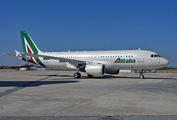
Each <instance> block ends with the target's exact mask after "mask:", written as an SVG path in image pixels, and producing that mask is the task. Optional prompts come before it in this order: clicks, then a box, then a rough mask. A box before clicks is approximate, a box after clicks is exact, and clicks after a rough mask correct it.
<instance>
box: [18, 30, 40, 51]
mask: <svg viewBox="0 0 177 120" xmlns="http://www.w3.org/2000/svg"><path fill="white" fill-rule="evenodd" d="M20 34H21V39H22V46H23V52H24V53H30V54H38V53H39V52H40V50H39V49H38V48H37V46H36V45H35V43H34V42H33V40H32V39H31V37H30V36H29V35H28V33H27V32H26V31H20Z"/></svg>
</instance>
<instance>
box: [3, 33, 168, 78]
mask: <svg viewBox="0 0 177 120" xmlns="http://www.w3.org/2000/svg"><path fill="white" fill-rule="evenodd" d="M20 34H21V40H22V46H23V53H22V52H21V53H20V52H18V51H16V50H15V52H16V55H14V54H6V53H3V54H4V55H9V56H13V57H17V58H18V59H21V60H24V61H27V62H30V63H34V64H37V65H41V66H44V67H49V68H63V67H64V68H70V69H75V70H76V73H74V75H73V77H74V78H80V77H81V74H80V72H86V73H87V75H88V77H94V76H103V75H104V74H105V73H107V74H119V70H120V69H121V70H140V76H139V78H140V79H143V78H144V75H143V70H150V69H158V68H163V67H166V66H168V64H169V62H168V60H166V59H165V58H163V57H161V56H160V55H158V54H157V53H155V52H152V51H147V50H141V49H139V50H114V51H113V50H112V51H111V50H110V51H75V52H71V51H68V52H42V51H40V50H39V49H38V47H37V46H36V44H35V43H34V42H33V40H32V39H31V37H30V36H29V35H28V33H27V32H26V31H20Z"/></svg>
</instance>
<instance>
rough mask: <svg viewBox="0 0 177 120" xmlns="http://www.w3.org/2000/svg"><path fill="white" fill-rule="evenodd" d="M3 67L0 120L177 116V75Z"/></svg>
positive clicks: (130, 119)
mask: <svg viewBox="0 0 177 120" xmlns="http://www.w3.org/2000/svg"><path fill="white" fill-rule="evenodd" d="M74 72H75V71H15V70H8V71H4V70H0V120H7V119H13V120H15V119H18V120H20V119H25V120H26V119H38V120H40V119H43V120H44V119H53V120H55V119H58V118H59V119H64V120H70V119H95V120H98V119H99V120H138V119H139V120H140V119H142V118H143V119H154V120H156V119H157V118H158V119H162V120H163V119H164V120H166V119H170V120H171V119H174V120H176V119H177V73H144V76H145V79H139V78H138V77H139V73H120V74H118V75H108V74H106V75H105V76H103V77H95V78H87V75H86V74H85V73H81V75H82V76H81V78H80V79H74V78H73V73H74Z"/></svg>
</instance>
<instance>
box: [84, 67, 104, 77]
mask: <svg viewBox="0 0 177 120" xmlns="http://www.w3.org/2000/svg"><path fill="white" fill-rule="evenodd" d="M85 72H86V73H87V74H89V75H94V76H102V75H104V72H105V65H103V64H92V65H86V67H85Z"/></svg>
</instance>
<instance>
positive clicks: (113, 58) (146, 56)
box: [39, 50, 169, 70]
mask: <svg viewBox="0 0 177 120" xmlns="http://www.w3.org/2000/svg"><path fill="white" fill-rule="evenodd" d="M39 54H40V55H49V56H55V57H61V58H66V59H74V60H82V61H87V62H92V63H100V64H104V65H105V69H114V70H119V69H129V70H146V69H158V68H162V67H166V66H167V65H168V64H169V62H168V61H167V60H166V59H164V58H162V57H160V56H159V55H158V54H157V53H155V52H151V51H146V50H117V51H83V52H41V53H39ZM39 59H40V60H41V61H42V63H43V64H44V65H45V66H46V67H52V68H61V67H62V68H63V67H66V68H72V69H77V68H76V67H75V66H73V65H71V64H70V63H68V62H60V61H59V60H53V59H48V60H45V59H43V58H41V57H39Z"/></svg>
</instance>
